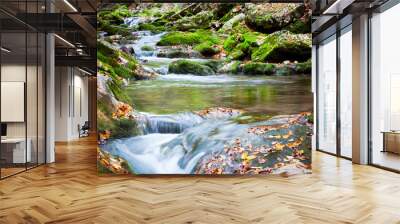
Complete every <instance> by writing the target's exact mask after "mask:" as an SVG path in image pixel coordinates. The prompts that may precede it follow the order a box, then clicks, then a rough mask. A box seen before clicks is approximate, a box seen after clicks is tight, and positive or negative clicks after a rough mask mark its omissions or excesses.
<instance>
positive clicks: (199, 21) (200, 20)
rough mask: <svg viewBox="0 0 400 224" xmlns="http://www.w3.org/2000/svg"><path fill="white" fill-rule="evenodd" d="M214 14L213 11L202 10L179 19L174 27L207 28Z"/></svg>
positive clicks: (183, 28)
mask: <svg viewBox="0 0 400 224" xmlns="http://www.w3.org/2000/svg"><path fill="white" fill-rule="evenodd" d="M213 16H214V15H213V13H212V12H211V11H202V12H199V13H197V14H196V15H193V16H188V17H183V18H181V19H179V20H177V21H176V22H175V24H174V27H175V28H176V29H177V30H180V31H189V30H193V29H206V28H209V27H210V25H211V21H212V19H213Z"/></svg>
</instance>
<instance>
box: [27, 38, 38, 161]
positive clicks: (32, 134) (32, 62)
mask: <svg viewBox="0 0 400 224" xmlns="http://www.w3.org/2000/svg"><path fill="white" fill-rule="evenodd" d="M27 38H28V42H27V43H28V63H27V82H26V88H27V95H26V96H27V97H26V104H27V107H26V112H27V131H28V132H27V133H28V138H27V142H28V150H29V148H30V151H31V153H30V157H31V158H30V162H29V163H28V167H34V166H36V165H37V160H38V139H37V133H38V119H37V117H38V107H37V104H38V86H37V85H38V66H37V64H38V59H39V58H38V49H37V46H38V35H37V33H36V32H29V33H27ZM28 161H29V160H28Z"/></svg>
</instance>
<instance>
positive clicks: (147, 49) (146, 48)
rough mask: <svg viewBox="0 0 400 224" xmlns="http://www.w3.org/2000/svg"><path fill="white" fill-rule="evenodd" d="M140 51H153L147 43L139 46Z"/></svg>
mask: <svg viewBox="0 0 400 224" xmlns="http://www.w3.org/2000/svg"><path fill="white" fill-rule="evenodd" d="M140 49H141V50H142V51H154V48H153V47H151V46H148V45H144V46H143V47H141V48H140Z"/></svg>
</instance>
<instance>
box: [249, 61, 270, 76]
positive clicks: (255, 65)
mask: <svg viewBox="0 0 400 224" xmlns="http://www.w3.org/2000/svg"><path fill="white" fill-rule="evenodd" d="M274 72H275V65H274V64H270V63H260V62H249V63H246V64H245V65H244V66H243V73H244V74H246V75H273V74H274Z"/></svg>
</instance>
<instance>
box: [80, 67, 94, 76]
mask: <svg viewBox="0 0 400 224" xmlns="http://www.w3.org/2000/svg"><path fill="white" fill-rule="evenodd" d="M78 70H79V71H81V72H83V73H85V74H87V75H92V74H91V73H90V72H88V71H85V70H83V69H81V68H78Z"/></svg>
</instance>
